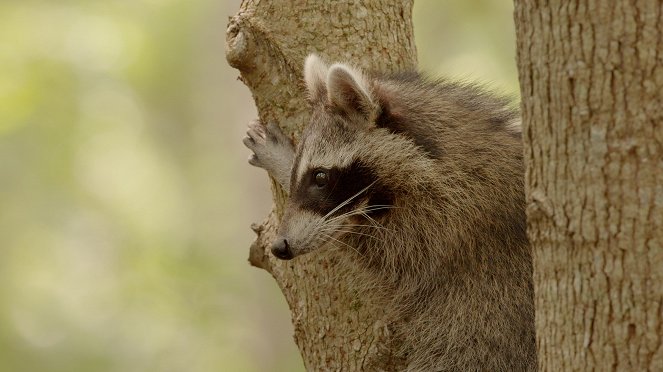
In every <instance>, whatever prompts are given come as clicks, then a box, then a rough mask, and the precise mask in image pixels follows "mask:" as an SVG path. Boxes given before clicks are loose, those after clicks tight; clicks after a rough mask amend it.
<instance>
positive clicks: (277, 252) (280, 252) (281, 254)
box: [272, 238, 294, 260]
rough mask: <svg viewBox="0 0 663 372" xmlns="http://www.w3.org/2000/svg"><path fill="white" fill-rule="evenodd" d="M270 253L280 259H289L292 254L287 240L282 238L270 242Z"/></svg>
mask: <svg viewBox="0 0 663 372" xmlns="http://www.w3.org/2000/svg"><path fill="white" fill-rule="evenodd" d="M272 253H273V254H274V256H276V257H277V258H280V259H282V260H290V259H292V258H293V257H294V256H293V255H292V251H291V250H290V246H289V245H288V241H287V240H285V239H282V238H277V239H276V241H275V242H274V243H273V244H272Z"/></svg>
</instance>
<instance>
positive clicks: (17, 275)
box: [0, 0, 518, 372]
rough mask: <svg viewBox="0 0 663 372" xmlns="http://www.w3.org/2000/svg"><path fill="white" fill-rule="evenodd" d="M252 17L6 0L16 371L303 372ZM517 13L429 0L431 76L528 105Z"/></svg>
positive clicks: (421, 19)
mask: <svg viewBox="0 0 663 372" xmlns="http://www.w3.org/2000/svg"><path fill="white" fill-rule="evenodd" d="M238 7H239V1H227V2H226V1H222V0H106V1H101V0H97V1H95V0H2V1H0V371H3V372H4V371H12V372H13V371H19V372H20V371H49V372H50V371H67V372H70V371H123V372H130V371H193V372H207V371H301V370H303V366H302V362H301V358H300V357H299V354H298V353H297V349H296V347H295V345H294V342H293V339H292V329H291V325H290V315H289V312H288V310H287V305H286V303H285V301H284V300H283V298H282V297H281V295H280V292H279V290H278V287H277V286H276V284H275V283H274V282H273V281H272V279H271V278H270V277H269V275H268V274H267V273H266V272H264V271H261V270H258V269H255V268H252V267H250V266H249V265H248V264H247V260H246V259H247V254H248V247H249V244H250V243H251V241H252V239H253V233H252V232H251V231H250V229H249V225H250V223H251V222H254V221H260V220H262V219H263V217H264V216H265V215H266V214H267V212H268V210H269V209H270V203H271V201H270V195H269V189H268V183H267V177H266V175H265V174H264V173H263V171H261V170H258V169H254V168H251V167H250V166H249V165H248V164H247V163H246V158H247V156H248V154H249V152H248V150H246V149H244V148H243V146H242V144H241V139H242V137H243V136H244V130H245V124H246V122H247V121H248V120H250V119H252V118H254V117H256V112H255V108H254V106H253V102H252V100H251V96H250V94H249V91H248V89H247V88H246V87H245V86H243V85H242V84H241V83H240V82H239V81H237V79H236V78H237V75H238V74H237V72H236V71H235V70H233V69H231V68H230V67H229V66H228V65H227V63H226V62H225V56H224V43H225V29H226V24H227V19H228V16H231V15H233V14H234V13H235V12H236V11H237V9H238ZM511 7H512V4H511V1H510V0H481V1H479V0H475V1H465V0H445V1H424V0H419V1H416V2H415V14H414V24H415V34H416V43H417V47H418V53H419V60H420V66H421V68H422V69H424V70H426V71H428V72H430V73H432V74H435V75H444V76H451V77H457V78H465V79H478V80H482V81H484V82H488V83H489V84H492V85H493V86H494V87H496V88H499V89H501V90H502V91H504V92H506V93H509V94H513V95H514V96H515V95H517V90H518V89H517V77H516V68H515V51H514V48H515V45H514V44H515V42H514V30H513V21H512V14H511V12H512V9H511Z"/></svg>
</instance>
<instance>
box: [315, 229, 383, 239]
mask: <svg viewBox="0 0 663 372" xmlns="http://www.w3.org/2000/svg"><path fill="white" fill-rule="evenodd" d="M320 231H321V232H329V231H331V232H334V233H336V232H342V233H346V234H355V235H361V236H367V237H369V238H373V239H375V240H377V241H382V239H380V238H378V237H377V236H375V235H371V234H367V233H362V232H359V231H353V230H341V229H323V230H320Z"/></svg>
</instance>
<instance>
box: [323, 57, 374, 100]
mask: <svg viewBox="0 0 663 372" xmlns="http://www.w3.org/2000/svg"><path fill="white" fill-rule="evenodd" d="M327 90H328V92H327V94H328V96H329V100H330V102H331V103H333V104H335V105H338V106H340V107H342V108H353V109H355V110H359V109H367V108H370V107H371V106H372V105H373V100H372V99H371V94H370V90H369V87H368V84H367V83H366V79H365V78H364V75H363V74H362V73H361V71H358V70H356V69H354V68H352V67H349V66H347V65H344V64H342V63H335V64H333V65H332V66H331V67H330V68H329V72H328V73H327ZM357 103H358V104H360V105H362V107H349V105H352V104H357Z"/></svg>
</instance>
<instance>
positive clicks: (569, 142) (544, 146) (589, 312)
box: [515, 0, 663, 371]
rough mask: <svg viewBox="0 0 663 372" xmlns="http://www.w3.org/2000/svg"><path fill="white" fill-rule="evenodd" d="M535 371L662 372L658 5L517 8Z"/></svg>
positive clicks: (661, 16)
mask: <svg viewBox="0 0 663 372" xmlns="http://www.w3.org/2000/svg"><path fill="white" fill-rule="evenodd" d="M515 3H516V7H515V21H516V29H517V40H518V69H519V74H520V84H521V93H522V114H523V124H524V130H523V138H524V141H525V160H526V169H527V170H526V193H527V197H528V220H529V222H528V223H529V238H530V241H531V243H532V248H533V255H534V285H535V301H536V331H537V348H538V353H539V367H540V369H541V370H542V371H562V370H578V369H581V370H597V371H611V370H620V371H625V370H630V371H644V370H651V371H662V370H663V247H662V246H663V63H662V62H663V5H662V3H661V1H660V0H634V1H611V0H594V1H587V0H580V1H574V2H549V1H530V0H516V2H515Z"/></svg>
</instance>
